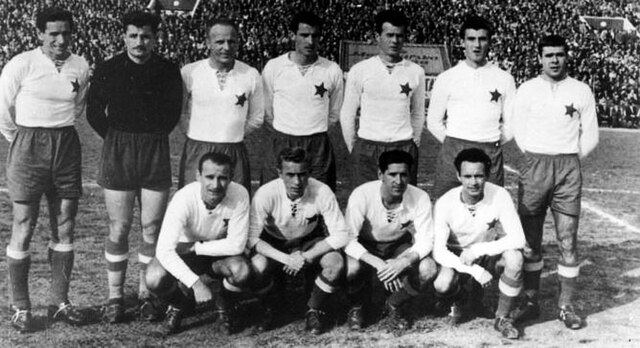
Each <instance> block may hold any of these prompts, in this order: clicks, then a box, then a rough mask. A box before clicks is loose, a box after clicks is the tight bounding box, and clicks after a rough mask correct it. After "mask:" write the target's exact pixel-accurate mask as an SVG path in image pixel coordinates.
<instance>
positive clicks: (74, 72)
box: [0, 48, 89, 142]
mask: <svg viewBox="0 0 640 348" xmlns="http://www.w3.org/2000/svg"><path fill="white" fill-rule="evenodd" d="M88 84H89V65H88V64H87V62H86V61H85V60H84V58H82V57H80V56H77V55H75V54H71V55H70V56H69V57H68V58H67V59H66V60H65V62H64V64H63V65H62V67H61V69H60V71H58V70H57V69H56V66H55V64H54V62H53V61H52V60H51V59H50V58H49V57H47V56H46V55H45V54H44V53H43V52H42V49H41V48H36V49H33V50H31V51H27V52H24V53H21V54H19V55H17V56H15V57H13V58H12V59H11V60H10V61H9V62H8V63H7V65H5V67H4V69H3V70H2V75H0V133H2V135H4V137H5V138H6V139H7V140H8V141H9V142H11V141H13V138H14V137H15V133H16V131H17V125H20V126H25V127H43V128H60V127H66V126H72V125H73V124H74V122H75V119H76V118H77V117H80V116H81V115H82V113H83V112H84V109H85V96H86V91H87V87H88Z"/></svg>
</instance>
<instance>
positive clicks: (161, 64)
mask: <svg viewBox="0 0 640 348" xmlns="http://www.w3.org/2000/svg"><path fill="white" fill-rule="evenodd" d="M181 110H182V79H181V77H180V70H179V69H178V67H177V66H176V65H175V64H173V63H171V62H169V61H168V60H166V59H164V58H161V57H160V56H157V55H155V54H154V55H153V56H151V59H150V60H149V61H147V62H146V63H145V64H136V63H134V62H133V61H132V60H131V59H130V58H129V56H128V55H127V53H126V52H125V53H121V54H119V55H117V56H115V57H113V58H111V59H109V60H107V61H106V62H103V63H101V64H99V65H98V66H97V67H96V70H95V71H94V73H93V78H92V79H91V87H90V88H89V95H88V97H87V120H88V121H89V124H90V125H91V127H93V129H94V130H95V131H96V132H97V133H98V134H99V135H100V136H101V137H103V138H104V136H105V135H106V134H107V130H108V129H109V128H113V129H116V130H119V131H123V132H129V133H164V134H169V133H170V132H171V130H173V128H174V127H175V126H176V124H177V123H178V121H179V120H180V112H181Z"/></svg>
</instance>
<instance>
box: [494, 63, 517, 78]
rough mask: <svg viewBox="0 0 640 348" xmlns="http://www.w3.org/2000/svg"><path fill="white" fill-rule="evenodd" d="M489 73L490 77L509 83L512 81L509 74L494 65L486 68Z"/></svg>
mask: <svg viewBox="0 0 640 348" xmlns="http://www.w3.org/2000/svg"><path fill="white" fill-rule="evenodd" d="M488 70H489V72H491V74H492V75H494V76H495V77H497V78H499V79H501V80H504V81H507V82H510V81H514V79H513V76H511V74H509V73H508V72H506V71H504V70H502V69H500V67H499V66H497V65H496V64H491V65H489V67H488Z"/></svg>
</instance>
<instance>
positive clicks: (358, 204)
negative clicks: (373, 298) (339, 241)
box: [344, 189, 386, 270]
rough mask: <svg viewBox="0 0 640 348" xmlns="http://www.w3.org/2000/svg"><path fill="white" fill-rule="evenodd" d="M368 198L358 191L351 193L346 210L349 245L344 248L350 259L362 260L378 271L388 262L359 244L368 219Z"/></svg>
mask: <svg viewBox="0 0 640 348" xmlns="http://www.w3.org/2000/svg"><path fill="white" fill-rule="evenodd" d="M365 212H366V197H365V196H364V195H362V194H361V191H360V190H358V189H356V190H354V191H353V193H351V196H350V197H349V202H348V203H347V210H346V214H345V215H346V222H347V226H348V228H349V233H350V237H349V243H348V244H347V246H346V247H345V248H344V251H345V253H346V254H347V255H349V256H350V257H352V258H354V259H356V260H360V261H362V262H364V263H366V264H368V265H370V266H371V267H373V268H375V269H376V270H381V269H383V268H384V267H385V265H386V262H385V261H384V260H383V259H381V258H379V257H377V256H375V255H373V254H371V253H369V252H368V251H367V249H366V248H365V247H364V246H363V245H362V244H360V242H358V235H359V234H360V230H361V229H362V225H363V223H364V220H365V218H366V216H365Z"/></svg>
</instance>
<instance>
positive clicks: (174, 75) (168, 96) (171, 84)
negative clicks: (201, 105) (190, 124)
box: [157, 65, 183, 134]
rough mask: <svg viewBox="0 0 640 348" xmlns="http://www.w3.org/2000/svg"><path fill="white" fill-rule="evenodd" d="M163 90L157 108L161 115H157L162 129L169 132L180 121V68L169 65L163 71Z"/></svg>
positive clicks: (181, 95) (181, 97) (181, 96)
mask: <svg viewBox="0 0 640 348" xmlns="http://www.w3.org/2000/svg"><path fill="white" fill-rule="evenodd" d="M165 74H166V76H165V81H164V91H163V93H162V96H163V97H162V98H161V100H159V101H158V103H160V108H158V109H157V110H159V111H160V112H161V113H164V114H163V115H159V116H160V117H161V118H160V120H161V121H160V122H161V125H162V126H163V130H164V131H165V132H166V133H167V134H169V133H171V131H172V130H173V129H174V128H175V127H176V125H177V124H178V122H180V115H181V114H182V99H183V94H182V77H181V76H180V70H179V69H178V68H177V67H176V66H173V65H171V66H170V68H168V69H166V71H165Z"/></svg>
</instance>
